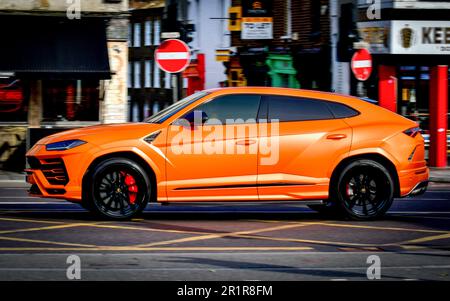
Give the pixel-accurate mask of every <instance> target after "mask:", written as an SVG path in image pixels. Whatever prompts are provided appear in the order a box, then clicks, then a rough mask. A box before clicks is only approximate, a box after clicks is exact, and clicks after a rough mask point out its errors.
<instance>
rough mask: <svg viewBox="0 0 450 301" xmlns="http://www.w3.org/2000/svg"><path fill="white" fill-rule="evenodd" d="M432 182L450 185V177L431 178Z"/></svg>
mask: <svg viewBox="0 0 450 301" xmlns="http://www.w3.org/2000/svg"><path fill="white" fill-rule="evenodd" d="M429 181H430V182H434V183H450V178H448V177H430V179H429Z"/></svg>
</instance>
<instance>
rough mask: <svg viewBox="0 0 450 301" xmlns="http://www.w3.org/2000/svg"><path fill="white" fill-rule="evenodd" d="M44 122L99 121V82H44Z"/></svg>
mask: <svg viewBox="0 0 450 301" xmlns="http://www.w3.org/2000/svg"><path fill="white" fill-rule="evenodd" d="M42 101H43V112H42V115H43V116H42V117H43V120H42V121H43V122H52V121H98V120H99V81H98V80H43V81H42Z"/></svg>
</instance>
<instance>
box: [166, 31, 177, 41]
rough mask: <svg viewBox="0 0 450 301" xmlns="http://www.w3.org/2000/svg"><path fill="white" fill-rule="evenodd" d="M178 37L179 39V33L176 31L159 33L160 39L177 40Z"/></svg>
mask: <svg viewBox="0 0 450 301" xmlns="http://www.w3.org/2000/svg"><path fill="white" fill-rule="evenodd" d="M179 37H180V33H179V32H177V31H174V32H161V39H178V38H179Z"/></svg>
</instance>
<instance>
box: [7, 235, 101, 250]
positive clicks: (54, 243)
mask: <svg viewBox="0 0 450 301" xmlns="http://www.w3.org/2000/svg"><path fill="white" fill-rule="evenodd" d="M0 240H9V241H16V242H17V241H19V242H31V243H38V244H49V245H61V246H72V247H86V248H93V247H96V246H95V245H86V244H76V243H69V242H56V241H49V240H37V239H28V238H18V237H7V236H0Z"/></svg>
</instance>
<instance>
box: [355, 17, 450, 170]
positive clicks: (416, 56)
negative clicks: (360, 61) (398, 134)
mask: <svg viewBox="0 0 450 301" xmlns="http://www.w3.org/2000/svg"><path fill="white" fill-rule="evenodd" d="M358 28H359V32H360V36H361V37H362V39H363V41H364V42H366V43H367V45H368V48H369V51H370V52H371V53H372V57H373V70H374V71H373V74H372V75H371V77H370V79H369V80H368V81H367V82H364V87H365V89H363V91H361V89H356V90H357V94H364V95H360V96H367V97H369V98H372V99H377V100H378V104H379V105H380V106H382V107H385V108H387V109H389V110H391V111H394V112H396V113H398V114H401V115H403V116H405V117H407V118H410V119H412V120H415V121H417V123H418V124H419V126H420V127H421V128H422V130H423V131H424V136H425V137H426V142H427V146H429V147H428V160H429V164H430V166H436V167H445V166H447V157H448V151H447V148H448V146H447V136H448V135H450V133H448V116H449V115H448V101H449V98H448V87H449V85H448V78H449V71H448V65H449V64H450V21H423V20H420V21H415V20H390V21H375V22H360V23H358ZM356 85H358V83H355V85H354V86H356Z"/></svg>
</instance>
